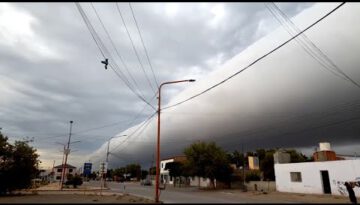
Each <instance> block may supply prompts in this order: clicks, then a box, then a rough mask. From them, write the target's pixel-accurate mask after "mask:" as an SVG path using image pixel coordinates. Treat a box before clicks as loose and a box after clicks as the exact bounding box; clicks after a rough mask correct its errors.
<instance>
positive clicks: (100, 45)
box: [75, 2, 156, 110]
mask: <svg viewBox="0 0 360 205" xmlns="http://www.w3.org/2000/svg"><path fill="white" fill-rule="evenodd" d="M75 4H76V6H77V8H78V10H79V12H80V14H81V17H82V18H83V20H84V22H85V24H86V26H87V28H88V30H89V32H90V34H91V36H92V37H93V39H94V41H95V43H96V45H97V47H98V48H99V50H100V52H101V54H102V56H103V57H104V58H106V55H105V53H107V54H108V55H109V58H110V59H111V60H112V59H113V58H112V56H111V54H110V52H109V51H108V50H107V48H106V46H105V44H104V43H103V42H102V40H101V38H100V37H99V35H98V34H97V32H96V30H95V29H94V27H93V26H92V24H91V22H90V20H89V19H88V17H87V15H86V13H85V12H84V10H83V9H82V7H81V5H80V4H79V3H78V2H76V3H75ZM112 62H114V65H115V67H116V68H118V69H119V66H118V65H117V64H116V62H115V61H111V63H112ZM109 66H110V68H111V69H112V70H113V71H114V72H115V74H116V75H117V76H118V77H119V78H120V79H121V80H123V82H124V83H125V84H126V86H127V87H128V88H129V89H130V90H131V91H132V92H133V93H134V94H135V95H136V96H137V97H138V98H140V99H141V100H142V101H144V102H145V103H146V104H148V105H150V106H151V107H152V108H153V109H154V110H156V108H155V107H154V106H153V105H151V104H150V103H149V102H148V101H146V100H145V99H144V98H143V97H142V96H141V95H139V94H138V93H137V92H136V91H135V90H134V89H133V88H132V86H131V85H130V84H129V81H128V80H127V78H126V76H125V75H124V74H123V73H122V71H121V70H120V69H119V71H120V73H121V74H122V75H121V74H119V73H118V72H117V71H116V69H115V68H114V67H113V66H112V64H109Z"/></svg>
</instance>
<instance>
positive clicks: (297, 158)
mask: <svg viewBox="0 0 360 205" xmlns="http://www.w3.org/2000/svg"><path fill="white" fill-rule="evenodd" d="M286 152H287V153H289V154H290V160H291V162H292V163H296V162H306V161H308V158H307V157H306V156H305V155H304V154H303V153H301V152H297V151H296V150H294V149H290V150H286Z"/></svg>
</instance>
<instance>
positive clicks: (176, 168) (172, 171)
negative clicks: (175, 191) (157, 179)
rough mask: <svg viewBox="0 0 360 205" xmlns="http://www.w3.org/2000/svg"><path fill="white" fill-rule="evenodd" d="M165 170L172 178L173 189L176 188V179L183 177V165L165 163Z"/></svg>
mask: <svg viewBox="0 0 360 205" xmlns="http://www.w3.org/2000/svg"><path fill="white" fill-rule="evenodd" d="M165 170H169V175H170V176H171V177H173V178H174V187H175V186H176V179H177V178H178V177H181V176H184V175H183V172H184V171H183V163H181V162H170V163H166V166H165Z"/></svg>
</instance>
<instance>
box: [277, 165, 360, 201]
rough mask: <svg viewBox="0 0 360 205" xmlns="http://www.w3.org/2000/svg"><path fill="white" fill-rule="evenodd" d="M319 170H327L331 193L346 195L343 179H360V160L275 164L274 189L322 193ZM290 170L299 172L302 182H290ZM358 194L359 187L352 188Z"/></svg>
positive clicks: (359, 192) (359, 194) (359, 191)
mask: <svg viewBox="0 0 360 205" xmlns="http://www.w3.org/2000/svg"><path fill="white" fill-rule="evenodd" d="M320 170H327V171H328V172H329V179H330V186H331V193H332V194H333V195H345V196H347V195H348V193H347V190H346V188H345V186H344V185H343V183H344V182H345V181H360V178H359V177H360V160H338V161H325V162H303V163H288V164H275V177H276V190H277V191H280V192H295V193H311V194H323V193H324V192H323V185H322V178H321V173H320ZM290 172H301V177H302V182H291V178H290ZM354 191H355V195H356V196H360V187H355V188H354Z"/></svg>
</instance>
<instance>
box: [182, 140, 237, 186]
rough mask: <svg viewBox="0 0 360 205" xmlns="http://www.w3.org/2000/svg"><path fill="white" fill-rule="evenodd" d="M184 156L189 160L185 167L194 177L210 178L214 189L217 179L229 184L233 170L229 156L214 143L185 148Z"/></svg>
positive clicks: (201, 143)
mask: <svg viewBox="0 0 360 205" xmlns="http://www.w3.org/2000/svg"><path fill="white" fill-rule="evenodd" d="M184 154H185V155H186V158H187V161H186V162H185V167H186V169H188V171H189V172H188V173H189V174H191V175H192V176H198V177H205V178H209V179H210V183H211V186H212V187H213V188H215V186H214V180H215V179H217V180H220V181H223V182H226V183H228V182H229V181H228V179H229V178H231V174H232V169H231V167H230V165H229V160H228V156H227V154H226V152H225V151H224V150H223V149H221V148H220V147H218V146H217V145H216V144H215V143H214V142H210V143H205V142H198V143H194V144H192V145H190V146H189V147H187V148H185V150H184Z"/></svg>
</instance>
